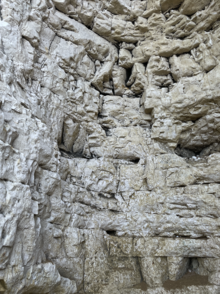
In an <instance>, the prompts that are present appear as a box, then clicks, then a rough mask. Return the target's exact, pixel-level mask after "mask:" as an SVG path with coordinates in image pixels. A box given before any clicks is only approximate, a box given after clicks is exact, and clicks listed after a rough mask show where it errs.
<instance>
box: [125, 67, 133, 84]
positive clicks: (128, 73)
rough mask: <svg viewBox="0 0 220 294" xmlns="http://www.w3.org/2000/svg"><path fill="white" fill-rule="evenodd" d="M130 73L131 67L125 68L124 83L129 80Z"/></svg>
mask: <svg viewBox="0 0 220 294" xmlns="http://www.w3.org/2000/svg"><path fill="white" fill-rule="evenodd" d="M131 74H132V67H130V68H126V81H125V84H126V85H127V82H128V81H129V79H130V77H131Z"/></svg>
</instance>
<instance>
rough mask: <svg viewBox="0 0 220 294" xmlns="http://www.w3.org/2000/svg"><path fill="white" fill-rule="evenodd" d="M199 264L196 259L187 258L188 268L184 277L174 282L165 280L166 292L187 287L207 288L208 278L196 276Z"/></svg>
mask: <svg viewBox="0 0 220 294" xmlns="http://www.w3.org/2000/svg"><path fill="white" fill-rule="evenodd" d="M198 268H199V262H198V259H197V258H195V257H193V258H188V266H187V267H186V270H185V273H184V275H183V276H182V277H181V278H180V279H178V280H176V281H173V280H167V281H165V282H164V283H163V287H164V288H165V289H166V290H174V289H183V288H185V287H189V286H209V285H211V284H210V283H209V281H208V276H202V275H200V274H198Z"/></svg>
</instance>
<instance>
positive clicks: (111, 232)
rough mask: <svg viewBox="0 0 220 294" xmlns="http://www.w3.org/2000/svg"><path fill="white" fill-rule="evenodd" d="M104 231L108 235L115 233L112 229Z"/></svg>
mask: <svg viewBox="0 0 220 294" xmlns="http://www.w3.org/2000/svg"><path fill="white" fill-rule="evenodd" d="M106 233H107V234H108V235H110V236H115V235H116V231H113V230H109V231H106Z"/></svg>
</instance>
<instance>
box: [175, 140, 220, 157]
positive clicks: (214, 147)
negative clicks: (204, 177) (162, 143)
mask: <svg viewBox="0 0 220 294" xmlns="http://www.w3.org/2000/svg"><path fill="white" fill-rule="evenodd" d="M217 152H220V143H217V142H216V143H213V144H211V145H208V146H200V147H198V146H197V147H195V148H193V149H188V148H183V147H181V145H178V146H177V147H176V149H175V153H176V154H177V155H178V156H180V157H183V158H192V157H197V158H204V157H206V156H209V155H211V154H213V153H217Z"/></svg>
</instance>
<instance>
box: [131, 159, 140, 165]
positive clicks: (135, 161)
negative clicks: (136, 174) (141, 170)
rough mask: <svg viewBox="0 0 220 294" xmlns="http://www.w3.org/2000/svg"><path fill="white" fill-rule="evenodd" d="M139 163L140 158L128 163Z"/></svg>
mask: <svg viewBox="0 0 220 294" xmlns="http://www.w3.org/2000/svg"><path fill="white" fill-rule="evenodd" d="M139 161H140V158H136V159H132V160H130V162H133V163H134V164H138V163H139Z"/></svg>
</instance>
